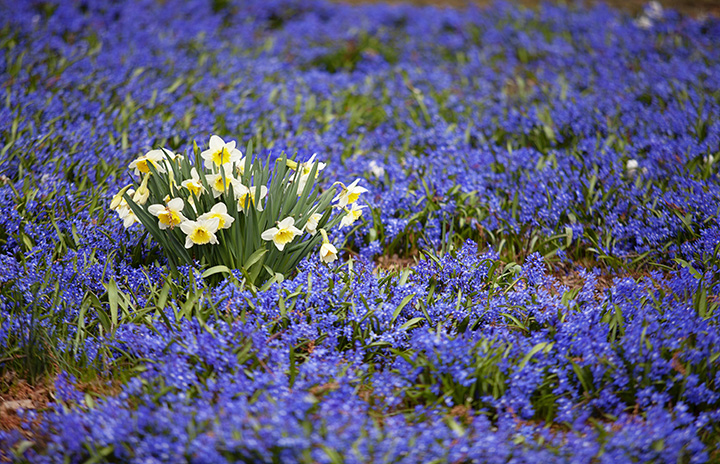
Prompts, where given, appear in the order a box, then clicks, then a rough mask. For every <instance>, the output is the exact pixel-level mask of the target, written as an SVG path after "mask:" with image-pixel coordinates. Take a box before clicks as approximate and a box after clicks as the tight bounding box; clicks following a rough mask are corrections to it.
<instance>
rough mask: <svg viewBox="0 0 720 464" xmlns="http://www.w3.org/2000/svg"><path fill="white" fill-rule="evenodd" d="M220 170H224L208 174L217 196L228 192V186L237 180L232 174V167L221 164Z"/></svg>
mask: <svg viewBox="0 0 720 464" xmlns="http://www.w3.org/2000/svg"><path fill="white" fill-rule="evenodd" d="M220 170H221V171H222V172H218V173H217V174H208V176H207V181H208V184H210V187H211V188H212V191H213V197H215V198H217V197H219V196H220V195H222V194H223V193H225V192H227V188H228V187H229V186H230V185H232V184H233V183H234V182H235V181H236V179H235V178H234V177H233V175H232V170H231V169H227V168H226V167H225V166H221V167H220ZM223 173H224V174H225V179H223Z"/></svg>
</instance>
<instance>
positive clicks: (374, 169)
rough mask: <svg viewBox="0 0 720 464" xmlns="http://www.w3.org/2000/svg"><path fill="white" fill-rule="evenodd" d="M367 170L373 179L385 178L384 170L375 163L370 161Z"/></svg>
mask: <svg viewBox="0 0 720 464" xmlns="http://www.w3.org/2000/svg"><path fill="white" fill-rule="evenodd" d="M368 170H369V171H370V174H372V175H373V176H375V177H378V178H380V177H384V176H385V168H384V167H382V166H381V165H380V164H379V163H378V162H377V161H375V160H372V161H370V164H368Z"/></svg>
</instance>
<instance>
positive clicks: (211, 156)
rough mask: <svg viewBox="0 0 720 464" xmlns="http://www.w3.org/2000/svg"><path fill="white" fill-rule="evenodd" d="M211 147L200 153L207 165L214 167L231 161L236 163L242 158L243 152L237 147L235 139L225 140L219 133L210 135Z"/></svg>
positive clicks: (210, 167)
mask: <svg viewBox="0 0 720 464" xmlns="http://www.w3.org/2000/svg"><path fill="white" fill-rule="evenodd" d="M209 145H210V148H208V149H207V150H205V151H203V152H202V153H200V156H202V159H204V160H205V167H206V168H207V169H213V167H220V166H223V165H226V164H230V163H236V162H238V161H240V159H241V158H242V152H241V151H240V150H238V149H236V148H235V141H234V140H233V141H232V142H227V143H226V142H225V141H224V140H223V139H221V138H220V137H218V136H217V135H213V136H212V137H210V144H209Z"/></svg>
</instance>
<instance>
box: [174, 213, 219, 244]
mask: <svg viewBox="0 0 720 464" xmlns="http://www.w3.org/2000/svg"><path fill="white" fill-rule="evenodd" d="M219 225H220V220H219V219H218V218H216V217H214V218H210V219H200V218H198V220H197V221H190V220H187V221H185V222H183V223H182V224H180V230H182V231H183V233H185V235H186V237H185V248H192V246H193V245H205V244H206V243H210V244H212V245H217V244H218V239H217V236H216V235H215V232H217V230H218V226H219Z"/></svg>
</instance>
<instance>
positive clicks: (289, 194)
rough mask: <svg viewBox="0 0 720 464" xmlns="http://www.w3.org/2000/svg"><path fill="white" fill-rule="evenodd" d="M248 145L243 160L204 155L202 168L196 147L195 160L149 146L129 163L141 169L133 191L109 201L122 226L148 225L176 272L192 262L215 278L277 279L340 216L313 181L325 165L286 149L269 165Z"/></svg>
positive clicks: (330, 193)
mask: <svg viewBox="0 0 720 464" xmlns="http://www.w3.org/2000/svg"><path fill="white" fill-rule="evenodd" d="M221 150H227V148H226V147H223V148H221ZM252 150H253V147H252V142H251V143H250V144H249V145H248V148H247V154H246V156H245V157H244V158H242V159H237V160H235V161H233V162H231V163H225V164H215V163H214V162H212V164H210V163H211V161H208V160H209V159H210V158H208V156H212V154H209V155H207V156H205V158H206V159H205V163H204V164H205V166H206V167H202V166H203V158H202V157H201V153H200V150H199V149H198V147H197V146H195V147H194V154H195V160H194V161H195V162H194V164H191V163H190V162H189V161H188V160H187V159H185V158H184V157H181V156H177V155H174V154H173V153H171V152H168V151H166V150H165V151H164V153H163V159H158V158H155V159H154V160H151V159H149V158H148V157H149V156H150V157H152V156H151V155H150V153H152V152H149V153H148V155H146V156H145V157H141V158H139V159H138V160H139V161H136V164H131V167H134V166H139V167H140V168H138V170H139V171H140V173H142V171H143V170H145V171H146V172H145V173H144V175H143V177H141V178H140V179H138V180H139V182H138V183H136V184H135V185H134V186H135V187H136V189H134V190H133V191H130V189H129V187H130V186H127V187H126V188H125V189H124V190H121V191H120V192H119V193H118V196H117V197H116V200H115V202H114V205H113V206H114V207H115V208H116V210H117V211H118V214H119V215H120V216H121V218H123V219H124V220H125V221H126V225H127V224H128V222H130V223H131V224H132V221H135V220H136V221H138V222H140V223H141V224H142V225H143V226H144V227H145V228H146V229H147V231H148V232H149V233H150V235H151V236H152V237H153V238H154V239H155V241H156V242H157V243H159V244H160V245H161V247H162V249H163V251H164V253H165V256H166V257H167V259H168V263H169V264H170V266H171V268H172V269H173V270H174V271H177V268H178V267H179V266H182V265H186V264H190V265H192V264H194V263H195V262H196V261H197V262H199V263H200V265H201V266H204V267H206V268H207V271H206V273H205V275H204V277H207V278H212V280H218V277H220V276H221V275H227V274H230V272H231V270H232V269H238V270H240V271H241V272H242V274H243V276H244V277H245V278H246V280H247V282H248V283H250V284H253V285H254V284H258V283H261V282H265V281H266V280H268V279H273V280H282V279H283V278H284V276H285V275H288V274H289V273H291V272H292V271H293V269H295V267H296V266H297V264H298V263H299V262H300V260H302V259H303V258H304V257H305V256H307V255H308V254H309V253H310V252H311V251H312V250H313V249H314V248H315V247H316V246H317V245H318V244H319V243H320V241H321V239H322V238H323V237H326V234H325V232H324V229H329V228H332V227H334V226H335V225H337V224H338V222H339V221H340V219H341V217H340V215H333V214H332V212H333V209H332V207H331V202H332V200H333V196H334V194H335V192H334V191H333V190H332V189H329V190H325V191H324V192H321V191H320V188H319V186H318V185H317V184H316V178H317V174H318V172H319V170H320V169H322V168H323V167H324V164H322V163H320V162H314V163H302V164H300V165H298V163H296V162H295V161H292V160H288V159H287V157H286V156H285V154H283V155H282V156H281V157H280V158H278V159H276V160H275V162H274V169H273V170H272V171H271V170H270V165H271V160H270V158H268V159H267V160H266V161H265V162H264V163H263V162H262V161H261V160H260V159H259V158H257V157H256V158H254V159H253V158H252ZM208 152H209V150H206V151H205V152H203V153H208ZM224 153H226V155H220V156H230V154H229V152H224ZM154 156H158V155H154ZM207 166H211V167H207ZM268 186H269V187H268ZM131 194H132V195H131ZM178 198H179V199H181V200H182V202H179V201H177V200H176V199H178ZM173 205H180V206H179V208H178V209H177V210H174V209H173V208H174V207H175V206H173ZM287 218H292V220H291V221H287ZM213 221H214V222H213ZM286 223H289V224H290V227H288V226H287V225H283V224H286ZM275 226H278V227H275ZM269 230H276V231H277V232H276V234H275V238H273V239H272V242H273V243H268V242H269V241H270V239H268V238H267V236H266V237H265V238H263V236H264V235H267V234H264V232H265V233H266V232H267V231H269ZM317 230H321V231H322V232H323V233H321V234H317V233H315V232H316V231H317ZM278 234H280V237H279V238H278ZM282 234H285V235H284V236H282ZM298 237H299V240H296V238H298ZM285 245H287V246H285Z"/></svg>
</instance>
